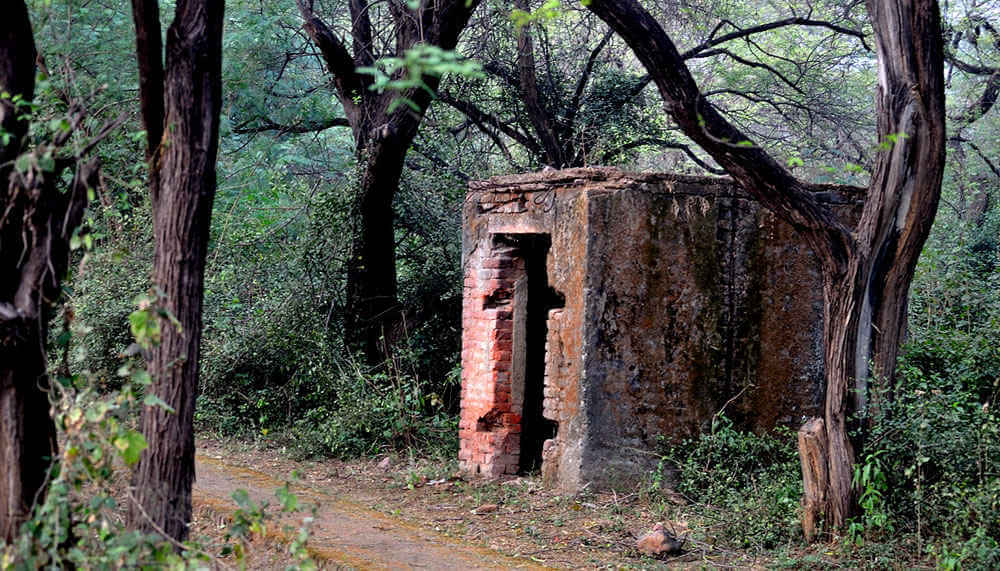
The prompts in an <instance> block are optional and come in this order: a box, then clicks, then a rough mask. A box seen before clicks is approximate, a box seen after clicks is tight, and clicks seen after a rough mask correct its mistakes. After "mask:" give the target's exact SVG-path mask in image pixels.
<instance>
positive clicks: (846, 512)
mask: <svg viewBox="0 0 1000 571" xmlns="http://www.w3.org/2000/svg"><path fill="white" fill-rule="evenodd" d="M588 7H589V9H590V10H592V11H593V12H595V13H596V14H597V15H598V16H600V17H601V18H602V19H603V20H605V21H606V22H607V23H608V24H609V25H610V26H611V27H612V28H613V29H614V30H615V31H616V32H617V33H618V34H619V35H620V36H622V38H624V39H625V41H626V42H628V44H629V45H630V46H631V47H632V49H633V50H634V51H635V53H636V55H637V57H638V58H639V59H640V61H642V63H643V65H645V66H646V68H647V70H648V71H649V73H650V76H651V77H652V79H653V81H655V82H656V84H657V87H658V88H659V90H660V94H661V95H662V97H663V99H664V101H665V103H666V104H667V111H668V112H669V113H670V114H671V116H672V118H673V119H674V121H675V122H676V123H677V125H678V126H679V127H680V128H681V130H683V131H684V133H685V134H686V135H687V136H688V137H690V138H691V139H692V140H694V141H695V142H697V143H698V144H699V145H700V146H701V147H702V148H704V149H705V150H706V151H707V152H708V153H709V154H711V155H712V157H713V158H714V159H715V160H716V162H718V163H719V164H720V165H721V166H722V167H723V168H725V169H726V171H727V172H729V174H730V175H732V177H733V178H734V179H736V181H737V182H739V183H740V184H741V185H742V186H743V187H744V188H745V189H746V190H747V191H748V192H750V193H751V194H752V195H754V196H756V197H757V198H758V199H760V201H761V202H762V203H763V204H764V205H765V206H766V207H768V208H769V209H771V210H772V211H774V212H775V213H776V214H778V215H779V216H781V217H782V218H784V219H785V220H786V221H788V222H789V223H790V224H792V225H793V226H794V227H795V228H796V229H798V230H799V231H800V232H802V233H803V235H804V236H805V237H806V239H807V240H808V241H809V243H810V245H811V246H812V247H813V250H814V252H815V253H816V255H817V256H818V257H819V259H820V263H821V266H822V272H823V276H824V286H823V290H824V291H823V294H824V309H825V323H824V341H825V349H824V355H825V368H826V370H825V377H826V402H825V408H824V419H823V423H822V425H820V424H819V423H817V422H814V421H810V422H809V423H807V425H806V426H804V427H803V430H802V431H801V432H800V443H802V446H803V447H802V449H801V453H802V455H803V460H804V462H803V477H804V478H805V479H806V489H807V490H810V491H812V493H811V494H810V497H807V498H805V502H804V503H805V505H806V509H807V510H809V511H807V513H806V517H805V518H804V522H806V523H807V529H806V533H807V535H810V536H811V535H812V532H814V531H815V529H808V522H813V524H815V523H816V522H821V521H823V522H825V523H826V524H827V525H828V526H830V527H831V528H832V529H839V528H842V527H843V526H844V525H845V524H846V522H847V519H848V517H849V516H850V515H851V511H852V509H853V505H854V496H853V490H852V486H851V476H852V471H853V466H854V461H855V452H856V450H855V448H856V444H857V443H852V442H851V441H850V439H849V438H848V420H849V418H850V415H851V414H853V413H854V412H857V411H859V410H861V409H862V408H863V407H864V406H866V395H867V394H868V379H869V376H870V374H871V373H872V371H869V362H871V363H873V364H874V367H875V369H874V373H875V375H876V376H877V378H882V379H890V380H891V379H892V376H893V374H894V372H895V363H896V356H897V354H898V350H899V343H900V341H901V339H902V336H903V334H904V332H905V327H906V303H907V295H908V291H909V285H910V281H911V280H912V277H913V271H914V268H915V267H916V262H917V257H918V256H919V254H920V249H921V248H922V246H923V244H924V241H925V240H926V239H927V235H928V233H929V231H930V226H931V223H932V222H933V219H934V214H935V212H936V211H937V204H938V199H939V197H940V194H941V176H942V173H943V168H944V152H945V139H944V72H943V68H944V66H943V53H942V45H941V24H940V15H939V11H938V5H937V2H936V1H935V0H888V1H885V2H881V1H875V0H869V1H868V11H869V14H870V15H871V20H872V24H873V28H874V30H875V38H876V43H877V48H878V61H879V74H878V75H879V91H878V98H877V116H878V133H879V138H880V143H882V144H883V145H884V150H883V151H882V152H881V153H880V154H879V157H878V161H877V163H876V168H875V172H874V174H873V175H872V180H871V184H870V185H869V190H868V194H867V196H866V198H865V206H864V210H863V212H862V215H861V221H860V222H859V224H858V226H857V228H856V230H855V231H853V232H852V231H849V230H848V229H847V228H845V227H844V226H843V225H842V224H841V223H840V222H839V221H838V220H837V219H836V217H835V216H834V215H833V213H832V212H831V211H830V210H829V209H828V208H825V207H823V206H822V205H820V204H818V203H817V202H816V201H815V200H814V199H813V197H811V196H810V185H809V184H807V183H804V182H802V181H799V180H797V179H795V178H794V177H793V176H792V175H791V174H790V173H789V172H788V171H787V170H786V169H784V168H783V167H782V166H781V165H780V164H778V163H777V162H776V161H775V160H774V159H773V158H772V157H770V156H769V155H768V154H767V153H766V152H764V151H763V149H761V148H759V147H757V146H755V145H753V144H752V143H751V144H747V143H750V141H749V140H748V139H747V138H746V136H745V135H743V134H742V133H741V132H739V130H737V129H736V128H735V127H734V126H733V125H731V124H730V123H729V122H728V121H726V120H725V119H724V118H723V117H722V116H721V115H720V114H719V113H718V112H717V111H716V110H715V109H714V108H712V107H711V106H710V105H708V104H707V103H706V101H705V98H704V97H703V96H702V94H701V92H700V91H699V89H698V87H697V85H696V83H695V81H694V79H693V77H692V76H691V74H690V71H689V70H688V69H687V67H686V65H685V64H684V61H683V59H682V57H681V56H680V55H679V53H678V51H677V49H676V47H675V46H674V45H673V43H672V42H671V40H670V39H669V38H668V37H667V35H666V34H665V33H664V32H663V30H662V28H660V26H659V24H658V23H657V22H656V21H655V20H654V19H653V18H652V17H651V16H650V15H649V14H648V13H647V12H646V11H645V10H644V9H643V8H642V7H641V6H640V5H639V3H638V2H636V0H614V1H612V0H591V2H590V3H589V5H588ZM819 426H822V430H820V429H819V428H818V427H819ZM817 440H822V441H817ZM818 451H822V453H823V454H825V455H826V459H825V463H826V469H825V470H824V469H807V468H809V467H810V466H813V467H814V466H815V464H816V461H817V460H816V456H817V454H819V452H818ZM807 457H808V458H810V461H809V462H805V459H806V458H807ZM810 478H823V481H811V480H810ZM817 498H820V499H819V500H817Z"/></svg>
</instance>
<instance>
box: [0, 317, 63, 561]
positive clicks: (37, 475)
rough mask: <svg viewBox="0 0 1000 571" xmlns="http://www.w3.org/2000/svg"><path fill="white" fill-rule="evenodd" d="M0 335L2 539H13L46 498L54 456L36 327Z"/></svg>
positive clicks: (52, 427)
mask: <svg viewBox="0 0 1000 571" xmlns="http://www.w3.org/2000/svg"><path fill="white" fill-rule="evenodd" d="M8 325H10V324H9V323H8V324H5V325H4V329H5V330H4V331H2V332H0V336H2V339H0V363H2V364H0V466H3V476H2V479H0V541H8V542H10V541H13V540H14V537H15V536H16V535H17V531H18V528H19V527H20V525H21V524H22V523H23V522H24V521H25V520H26V519H27V518H28V515H29V514H30V512H31V508H32V507H33V506H34V505H35V504H36V503H37V502H39V501H41V500H42V499H43V498H44V488H45V482H46V479H47V476H48V471H49V467H50V466H51V465H52V457H53V456H54V455H55V453H56V427H55V424H53V422H52V417H51V416H49V399H48V376H47V375H46V371H45V359H44V356H45V353H44V352H43V351H42V349H41V348H42V339H41V338H40V337H39V335H40V334H43V333H44V332H43V331H39V330H40V329H41V327H40V323H38V322H30V323H28V322H23V321H22V322H21V323H20V325H21V327H20V328H17V329H8V328H7V326H8Z"/></svg>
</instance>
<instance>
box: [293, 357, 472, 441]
mask: <svg viewBox="0 0 1000 571" xmlns="http://www.w3.org/2000/svg"><path fill="white" fill-rule="evenodd" d="M398 363H399V362H398V361H397V362H396V363H395V364H394V365H393V366H392V367H390V368H389V369H388V371H387V372H378V373H374V374H369V373H366V372H364V371H363V370H361V369H360V368H359V367H357V366H351V367H342V368H339V369H338V371H337V374H336V375H335V376H332V377H330V378H329V379H328V380H329V381H330V382H331V383H332V386H331V387H328V388H326V389H325V390H326V391H328V392H330V393H331V394H334V395H336V398H335V399H331V400H330V402H329V403H328V404H327V405H320V406H317V407H316V408H313V409H312V410H310V411H308V412H307V413H306V414H305V416H304V417H303V418H301V419H299V420H297V421H296V422H295V424H294V425H293V426H292V428H291V431H290V434H291V435H292V436H293V437H294V446H295V450H296V451H297V452H298V453H299V454H301V455H304V456H336V457H353V456H361V455H373V454H375V453H378V452H382V451H386V450H394V451H405V450H414V449H417V450H420V451H422V452H424V453H431V454H435V453H437V454H442V455H453V454H454V453H456V452H457V450H458V421H457V418H456V417H455V416H454V415H453V414H450V413H449V411H448V410H447V409H446V408H445V407H444V403H443V402H442V400H441V397H440V395H439V394H438V393H436V392H433V391H432V390H431V388H430V386H429V384H428V383H426V382H423V381H421V380H420V377H419V376H417V375H416V374H415V373H414V372H412V371H403V370H401V368H400V366H399V365H398ZM451 382H452V383H454V384H457V375H452V377H451Z"/></svg>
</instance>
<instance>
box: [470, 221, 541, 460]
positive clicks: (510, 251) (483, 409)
mask: <svg viewBox="0 0 1000 571" xmlns="http://www.w3.org/2000/svg"><path fill="white" fill-rule="evenodd" d="M477 254H478V255H476V256H473V257H472V258H471V259H469V260H468V261H467V264H466V268H465V284H464V285H465V289H466V291H465V295H464V301H463V307H462V329H463V338H462V413H461V418H460V421H459V440H460V448H459V454H458V457H459V462H460V464H461V467H462V469H463V470H465V471H468V472H471V473H475V474H482V475H484V476H490V477H495V476H500V475H503V474H516V473H517V472H518V469H519V461H520V453H521V449H520V439H521V417H520V414H519V413H518V412H516V411H518V410H519V407H518V406H516V404H517V403H515V400H516V399H517V394H515V393H516V392H515V391H512V374H513V370H514V359H515V355H514V341H513V336H514V303H515V300H514V292H515V288H516V286H517V283H518V280H520V279H522V278H524V276H525V267H524V259H523V258H521V257H519V256H517V250H516V248H513V247H511V246H508V245H505V244H503V243H502V241H500V240H493V244H492V247H491V248H490V249H489V251H487V252H477Z"/></svg>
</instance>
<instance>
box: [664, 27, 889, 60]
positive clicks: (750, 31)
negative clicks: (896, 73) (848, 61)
mask: <svg viewBox="0 0 1000 571" xmlns="http://www.w3.org/2000/svg"><path fill="white" fill-rule="evenodd" d="M725 24H729V25H730V26H732V27H734V28H737V30H736V31H735V32H730V33H728V34H723V35H721V36H719V37H715V33H716V32H718V31H719V29H720V28H721V27H722V26H723V25H725ZM787 26H811V27H819V28H827V29H829V30H833V31H834V32H837V33H838V34H844V35H847V36H853V37H855V38H858V39H859V40H861V45H863V46H864V47H865V49H866V50H868V51H872V49H871V47H870V46H869V45H868V43H867V42H865V35H864V34H863V33H861V32H859V31H858V30H852V29H850V28H845V27H843V26H838V25H837V24H834V23H832V22H827V21H824V20H811V19H809V18H801V17H794V18H785V19H784V20H776V21H774V22H768V23H767V24H760V25H757V26H751V27H749V28H739V27H738V26H736V24H733V23H732V22H730V21H729V20H723V21H722V22H720V23H719V25H718V26H716V27H715V29H714V30H712V33H711V34H710V35H709V37H708V39H706V40H705V41H703V42H702V43H700V44H698V45H697V46H695V47H693V48H691V49H689V50H688V51H686V52H684V53H683V54H681V58H682V59H686V60H687V59H691V58H693V57H695V56H697V55H698V54H699V53H701V52H703V51H705V50H707V49H708V48H711V47H714V46H717V45H719V44H724V43H726V42H729V41H732V40H736V39H739V38H746V37H749V36H752V35H754V34H759V33H761V32H767V31H770V30H776V29H778V28H784V27H787Z"/></svg>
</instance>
